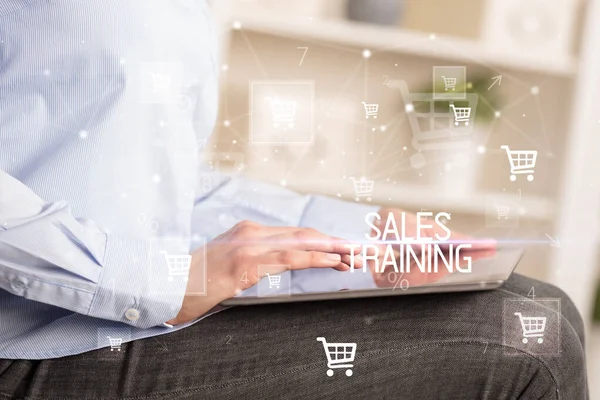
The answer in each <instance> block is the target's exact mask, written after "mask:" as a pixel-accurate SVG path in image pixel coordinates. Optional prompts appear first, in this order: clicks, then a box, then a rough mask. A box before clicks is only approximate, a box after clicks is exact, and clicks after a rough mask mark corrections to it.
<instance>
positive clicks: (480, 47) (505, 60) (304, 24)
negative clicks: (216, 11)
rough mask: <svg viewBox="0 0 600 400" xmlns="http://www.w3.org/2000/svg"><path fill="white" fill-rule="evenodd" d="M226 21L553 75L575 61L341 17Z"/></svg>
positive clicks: (257, 16)
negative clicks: (507, 49)
mask: <svg viewBox="0 0 600 400" xmlns="http://www.w3.org/2000/svg"><path fill="white" fill-rule="evenodd" d="M231 21H239V22H240V23H241V26H242V29H245V30H249V31H255V32H260V33H265V34H270V35H275V36H281V37H287V38H294V39H296V38H297V39H302V40H306V41H310V40H318V41H324V42H332V43H336V44H340V45H347V46H349V48H356V47H357V46H361V47H364V48H369V49H370V50H371V51H373V52H377V51H386V52H395V53H406V54H413V55H417V56H422V57H430V58H439V59H444V60H449V61H460V62H469V63H471V62H472V63H475V64H480V65H484V66H487V67H490V68H495V67H507V68H511V69H516V70H523V71H532V72H538V73H544V74H550V75H557V76H572V75H574V74H575V73H576V71H577V62H576V60H575V58H573V57H556V58H547V57H546V58H544V57H540V55H539V54H533V53H532V54H529V53H515V52H510V51H506V50H505V49H503V48H494V47H492V46H489V45H485V44H484V43H482V42H480V41H476V40H468V39H462V38H456V37H448V36H439V35H436V36H435V39H432V38H431V37H430V35H429V34H427V33H423V32H417V31H412V30H406V29H401V28H394V27H383V26H377V25H370V24H362V23H357V22H352V21H345V20H333V19H330V20H323V19H316V18H312V19H311V18H308V17H302V18H289V16H287V15H286V16H281V15H278V14H276V13H265V12H263V11H242V12H238V13H235V11H234V16H233V17H232V19H231Z"/></svg>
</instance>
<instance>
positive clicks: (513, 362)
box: [0, 275, 587, 400]
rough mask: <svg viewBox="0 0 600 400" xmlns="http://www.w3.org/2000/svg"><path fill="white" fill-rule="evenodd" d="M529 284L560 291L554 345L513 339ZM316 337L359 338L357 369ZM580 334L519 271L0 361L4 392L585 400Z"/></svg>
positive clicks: (550, 340)
mask: <svg viewBox="0 0 600 400" xmlns="http://www.w3.org/2000/svg"><path fill="white" fill-rule="evenodd" d="M532 287H533V288H534V289H535V295H536V300H538V299H541V298H552V299H560V304H561V314H562V315H560V316H558V314H557V316H558V318H557V319H559V321H551V319H552V317H549V319H548V322H549V324H554V323H555V322H560V332H557V331H556V330H555V329H554V328H552V331H547V332H546V336H545V337H544V339H545V340H546V341H545V342H544V343H545V344H543V345H544V346H546V345H550V347H549V349H550V350H552V351H554V350H556V351H557V353H556V354H538V351H537V350H536V347H535V346H538V345H537V344H535V341H536V338H530V339H529V344H528V346H530V349H531V350H523V349H522V348H519V346H514V345H512V344H507V338H506V335H507V332H508V334H510V335H514V334H515V331H514V329H512V328H511V329H509V330H507V324H508V322H507V318H509V320H508V321H511V322H510V324H512V321H513V319H514V320H515V321H517V323H518V322H519V321H518V318H517V317H516V316H514V315H513V313H512V310H509V314H510V315H509V317H507V316H506V315H507V313H506V307H507V304H508V306H511V305H515V304H517V305H518V304H519V303H518V300H525V299H526V297H525V296H526V295H527V294H528V293H530V290H531V288H532ZM515 300H517V302H516V303H515V302H514V301H515ZM507 301H509V303H507ZM510 301H512V302H510ZM540 307H541V306H540ZM542 311H543V310H542V309H541V308H540V311H539V312H540V313H542ZM536 312H537V311H536ZM530 313H531V311H530ZM517 326H519V329H520V325H517ZM558 333H559V335H558ZM516 334H517V336H519V337H518V340H521V339H522V338H521V337H520V336H521V332H518V333H516ZM558 336H559V337H560V338H559V339H558ZM317 337H325V338H326V339H327V341H328V342H354V343H356V344H357V350H356V358H355V360H354V362H353V368H343V369H332V371H333V372H334V374H333V376H331V377H330V376H328V375H327V373H326V372H327V370H328V367H327V360H326V357H325V351H324V347H323V345H322V343H320V342H318V341H316V338H317ZM511 340H512V339H511ZM583 341H584V338H583V323H582V320H581V317H580V315H579V314H578V312H577V310H576V309H575V307H574V306H573V304H572V302H571V301H570V300H569V299H568V298H567V297H566V295H565V294H564V293H563V292H562V291H560V290H559V289H557V288H556V287H554V286H551V285H548V284H545V283H542V282H539V281H535V280H532V279H529V278H525V277H523V276H519V275H514V276H513V277H512V278H511V279H510V280H509V281H508V282H507V284H506V285H505V286H504V287H503V288H502V289H499V290H494V291H487V292H471V293H453V294H435V295H418V296H416V295H415V296H396V297H386V298H373V299H357V300H345V301H327V302H315V303H297V304H280V305H269V306H256V307H238V308H234V309H230V310H227V311H224V312H221V313H218V314H216V315H214V316H211V317H209V318H208V319H206V320H204V321H201V322H199V323H197V324H195V325H193V326H191V327H189V328H187V329H183V330H180V331H177V332H173V333H170V334H167V335H163V336H159V337H155V338H148V339H144V340H138V341H134V342H131V343H127V344H124V345H123V347H122V351H121V352H116V351H115V352H112V353H111V352H110V350H109V349H108V348H105V349H101V350H97V351H92V352H88V353H84V354H80V355H76V356H70V357H64V358H60V359H53V360H43V361H25V360H16V361H11V360H0V399H5V398H6V399H11V398H25V399H77V400H82V399H345V400H347V399H411V400H412V399H419V400H429V399H432V400H433V399H453V400H454V399H489V400H500V399H564V400H582V399H586V398H587V388H586V373H585V360H584V352H583ZM511 343H514V341H513V342H511ZM519 343H520V342H519ZM534 344H535V346H534ZM531 346H533V347H531ZM539 346H540V347H539V348H542V347H541V346H542V345H539ZM556 346H558V347H556ZM546 350H548V349H546ZM346 369H352V371H353V374H352V376H346V374H345V371H346Z"/></svg>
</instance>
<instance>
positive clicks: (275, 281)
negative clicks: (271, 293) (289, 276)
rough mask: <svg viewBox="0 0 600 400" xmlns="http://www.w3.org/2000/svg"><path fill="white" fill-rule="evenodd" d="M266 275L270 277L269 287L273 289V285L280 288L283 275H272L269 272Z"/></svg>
mask: <svg viewBox="0 0 600 400" xmlns="http://www.w3.org/2000/svg"><path fill="white" fill-rule="evenodd" d="M265 275H266V276H267V278H268V279H269V289H273V287H276V288H277V289H279V285H280V284H281V275H270V274H269V273H266V274H265Z"/></svg>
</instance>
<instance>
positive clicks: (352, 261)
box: [342, 254, 364, 269]
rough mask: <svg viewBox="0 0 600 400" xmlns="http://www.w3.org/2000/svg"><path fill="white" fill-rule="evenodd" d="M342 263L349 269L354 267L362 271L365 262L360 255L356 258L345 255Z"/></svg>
mask: <svg viewBox="0 0 600 400" xmlns="http://www.w3.org/2000/svg"><path fill="white" fill-rule="evenodd" d="M342 263H343V264H345V265H347V266H348V268H349V269H351V268H352V267H354V269H360V268H362V267H363V263H364V261H363V258H362V256H361V255H360V254H359V255H355V256H351V255H349V254H344V255H343V256H342Z"/></svg>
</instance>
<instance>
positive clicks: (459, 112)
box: [450, 104, 471, 126]
mask: <svg viewBox="0 0 600 400" xmlns="http://www.w3.org/2000/svg"><path fill="white" fill-rule="evenodd" d="M450 108H452V111H454V125H456V126H458V125H460V123H461V122H463V123H464V124H465V126H468V125H469V122H470V121H471V107H454V104H450Z"/></svg>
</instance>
